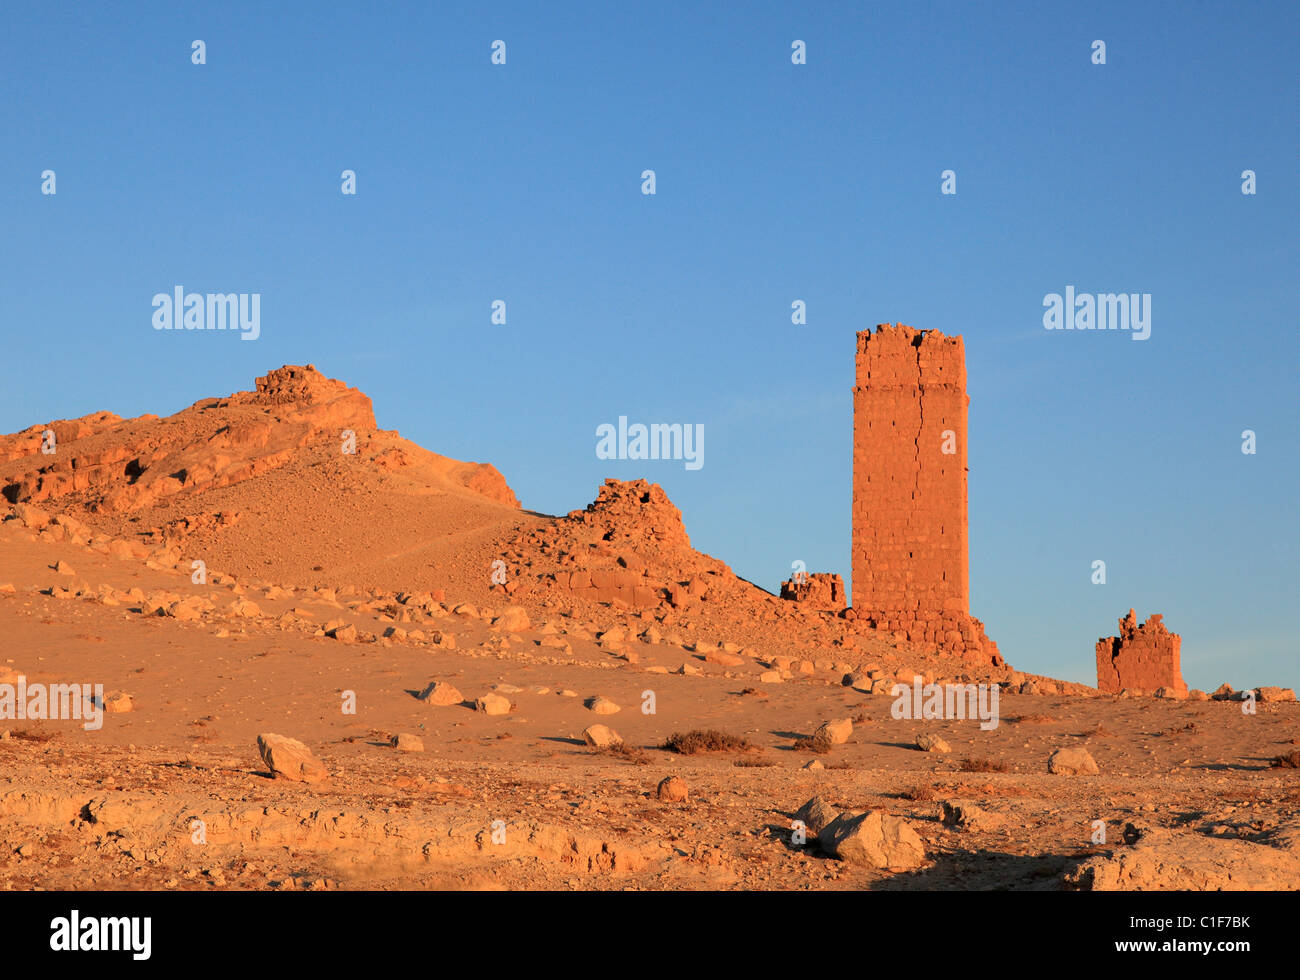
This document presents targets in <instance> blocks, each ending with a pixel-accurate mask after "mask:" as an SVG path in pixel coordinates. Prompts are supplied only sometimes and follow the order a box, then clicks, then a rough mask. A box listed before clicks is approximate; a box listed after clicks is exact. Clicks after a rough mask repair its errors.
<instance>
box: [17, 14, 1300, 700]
mask: <svg viewBox="0 0 1300 980" xmlns="http://www.w3.org/2000/svg"><path fill="white" fill-rule="evenodd" d="M384 6H385V8H386V9H384V10H383V11H380V10H379V9H378V7H376V9H374V10H371V9H369V7H368V5H352V6H351V7H350V8H349V9H346V10H339V11H332V10H331V11H325V10H321V9H318V8H319V5H315V4H305V3H303V4H278V5H274V9H271V5H267V4H264V3H256V4H253V3H223V4H220V5H217V4H197V3H196V4H186V5H183V6H181V5H176V4H148V3H137V4H131V5H118V4H112V5H109V4H62V3H55V4H42V5H38V6H30V5H29V6H26V7H22V8H16V7H15V8H11V9H10V10H8V11H6V14H5V29H4V31H3V33H2V34H0V63H2V64H3V66H4V67H3V69H0V130H2V131H3V132H4V134H5V138H4V140H2V141H0V214H3V218H4V232H5V233H4V234H3V236H0V267H2V268H3V270H4V273H3V276H0V316H3V322H4V331H5V332H4V341H5V351H6V357H5V358H4V359H3V361H0V381H2V382H3V391H4V395H3V397H2V398H0V430H3V431H14V430H17V429H19V428H23V427H25V426H27V425H30V424H33V423H35V422H42V421H47V420H49V419H51V418H66V417H72V416H77V415H81V414H85V413H87V412H91V411H96V410H100V409H109V410H112V411H115V412H118V413H120V414H122V415H135V414H140V413H144V412H155V413H158V414H168V413H171V412H174V411H177V410H179V409H180V408H183V407H184V406H186V405H188V404H190V403H191V402H193V401H194V400H196V399H198V398H200V397H204V396H210V395H219V394H225V393H228V392H230V391H233V390H239V389H247V388H250V387H251V386H252V382H253V378H254V377H255V376H257V375H259V374H262V373H265V371H266V370H267V369H268V368H272V367H277V366H279V365H281V364H284V363H306V362H312V363H315V364H316V365H317V366H318V367H319V368H320V369H321V370H322V371H324V372H325V373H326V374H329V375H331V376H333V377H338V378H342V379H343V380H345V381H347V382H348V383H349V384H352V385H356V386H358V387H360V388H361V389H362V390H364V391H366V392H367V393H368V394H369V395H371V397H372V398H373V399H374V403H375V410H376V414H377V416H378V419H379V423H380V425H381V426H383V427H384V428H392V429H398V430H400V431H401V433H402V434H403V435H404V436H406V437H408V438H410V439H413V440H415V441H416V442H418V443H420V444H421V445H423V446H426V447H428V448H430V449H433V450H434V451H436V452H440V453H444V454H446V455H449V456H453V457H457V458H462V459H473V460H485V461H488V462H491V463H493V464H495V465H496V466H497V467H498V468H499V469H500V470H501V471H502V472H503V473H504V474H505V476H506V478H507V480H508V481H509V482H510V484H511V486H512V487H514V489H515V491H516V492H517V493H518V495H519V497H520V499H521V500H522V501H523V503H524V505H525V506H526V507H529V508H531V509H536V510H540V511H545V512H549V513H564V512H567V511H568V510H570V509H573V508H577V507H582V506H585V504H586V503H588V502H589V501H590V500H591V499H592V498H593V497H594V496H595V492H596V488H597V486H598V484H599V483H600V481H601V480H602V479H603V478H605V477H606V476H615V477H620V478H624V479H631V478H635V477H642V476H644V477H647V478H649V479H651V480H653V481H656V482H658V483H661V484H662V485H663V486H664V488H665V489H666V490H667V491H668V493H669V495H670V496H671V497H672V499H673V501H674V502H675V503H676V504H677V505H678V506H679V507H680V508H681V509H682V511H683V514H684V517H685V521H686V526H687V530H688V531H689V532H690V534H691V536H692V541H693V543H694V544H695V545H696V546H697V547H699V548H701V549H703V550H705V551H707V552H709V553H711V554H713V555H715V556H717V557H719V558H722V559H723V560H725V561H727V562H728V563H729V564H731V565H732V567H733V568H734V569H735V570H736V571H737V572H738V573H739V574H741V575H743V576H745V577H747V578H749V579H751V580H753V581H755V582H757V583H758V584H760V585H763V586H765V587H767V588H772V589H775V588H776V586H777V584H778V582H779V581H780V580H781V579H782V578H783V577H786V576H787V575H788V573H789V570H790V565H791V562H792V561H794V560H796V559H798V560H802V561H804V562H806V564H807V566H808V568H809V569H810V570H813V571H818V570H822V571H836V572H840V573H842V574H844V575H845V577H846V579H847V578H848V572H849V542H850V513H849V501H850V493H851V470H850V465H851V460H850V452H851V440H852V397H851V388H852V384H853V351H854V334H855V332H856V331H858V330H862V329H866V328H869V327H873V326H874V325H875V324H877V323H881V322H904V323H909V324H911V325H913V326H915V327H920V328H933V329H938V330H941V331H944V332H946V333H960V334H962V335H964V336H965V339H966V350H967V367H968V371H969V392H970V395H971V408H970V443H969V456H970V522H971V580H972V605H973V607H974V612H975V614H976V615H977V616H980V617H981V618H982V619H983V620H984V621H985V623H986V625H987V628H988V631H989V634H990V635H991V636H992V637H993V638H994V639H996V640H997V641H998V642H999V644H1000V645H1001V648H1002V651H1003V653H1004V655H1005V656H1006V657H1007V659H1008V660H1009V661H1011V662H1012V663H1013V664H1015V665H1016V666H1019V667H1021V668H1023V669H1027V670H1032V671H1035V672H1041V673H1049V674H1053V675H1056V676H1063V677H1068V678H1071V679H1075V680H1081V681H1085V682H1093V681H1095V672H1094V663H1093V646H1094V644H1095V642H1096V640H1097V638H1098V637H1099V636H1102V635H1110V634H1111V633H1113V632H1114V631H1115V626H1116V619H1117V618H1118V617H1120V616H1121V615H1123V614H1124V613H1125V612H1126V611H1127V610H1128V609H1129V607H1131V606H1132V607H1136V608H1137V610H1138V613H1139V615H1140V616H1141V617H1142V618H1145V617H1146V616H1147V615H1148V614H1149V613H1151V612H1162V613H1164V615H1165V619H1166V622H1167V623H1168V624H1169V626H1170V627H1171V628H1172V629H1174V630H1176V631H1177V632H1180V633H1181V634H1182V636H1183V665H1184V676H1185V677H1186V679H1187V681H1188V683H1189V684H1191V685H1192V686H1200V687H1204V688H1213V687H1215V686H1217V685H1218V684H1219V683H1220V682H1222V681H1225V680H1226V681H1229V682H1230V683H1233V684H1234V685H1236V686H1244V685H1253V684H1259V683H1281V684H1286V685H1300V663H1298V661H1297V658H1296V643H1295V639H1294V636H1295V630H1294V626H1293V623H1292V615H1291V610H1292V608H1293V607H1294V606H1295V602H1294V596H1295V593H1296V583H1297V580H1298V578H1300V575H1298V573H1300V569H1298V568H1297V560H1296V553H1297V544H1298V543H1300V540H1298V539H1300V533H1298V531H1297V521H1296V519H1295V513H1296V487H1297V486H1298V485H1300V464H1298V463H1297V460H1298V459H1300V453H1298V452H1297V450H1298V449H1300V447H1298V446H1297V441H1298V437H1297V429H1298V425H1297V423H1298V421H1300V420H1298V419H1297V415H1298V414H1300V410H1298V409H1297V404H1296V399H1295V397H1294V392H1295V390H1296V389H1295V383H1294V379H1295V374H1296V371H1297V368H1298V367H1300V341H1297V333H1296V328H1297V319H1296V316H1295V306H1294V304H1295V298H1296V297H1295V285H1296V282H1297V276H1296V266H1297V248H1296V231H1295V229H1296V219H1297V216H1298V214H1300V209H1298V208H1297V203H1298V198H1300V192H1298V190H1297V181H1296V173H1295V166H1296V161H1297V159H1300V153H1298V152H1297V151H1298V150H1300V147H1298V146H1297V142H1298V138H1297V125H1296V123H1297V111H1296V109H1297V92H1298V91H1300V86H1298V85H1297V80H1298V79H1297V75H1298V72H1297V68H1296V61H1295V42H1296V38H1297V36H1298V33H1300V32H1298V30H1297V29H1298V28H1300V12H1298V8H1297V7H1296V5H1295V4H1292V3H1259V4H1250V5H1231V4H1227V3H1223V4H1209V3H1144V4H1140V5H1134V4H1128V3H1102V4H1090V5H1087V6H1088V9H1086V10H1085V9H1081V5H1075V4H1063V3H1024V4H1019V3H1017V4H999V5H996V7H995V6H994V5H991V4H966V3H936V4H920V3H915V4H888V5H886V4H876V5H866V4H848V3H844V4H835V3H819V4H807V5H794V4H777V3H751V4H746V5H744V7H743V10H742V9H741V8H738V7H735V5H725V7H724V5H703V4H696V3H664V4H654V5H649V6H647V5H630V4H609V3H606V2H600V3H584V4H576V3H555V4H536V3H530V4H514V3H499V4H494V5H492V9H491V10H488V11H474V10H470V9H466V10H460V11H455V10H444V9H435V6H434V5H432V4H423V3H420V4H405V5H403V4H394V5H384ZM466 6H467V7H468V6H470V5H466ZM705 6H713V7H715V9H712V10H707V9H705V10H702V9H699V8H701V7H705ZM726 8H730V9H726ZM989 8H994V9H989ZM1135 8H1136V9H1135ZM195 39H201V40H203V41H204V42H205V44H206V48H207V51H206V54H207V63H206V64H204V65H194V64H192V63H191V42H192V41H194V40H195ZM497 39H501V40H504V41H505V42H506V52H507V58H506V64H505V65H492V64H491V63H490V55H491V47H490V46H491V44H492V42H493V41H494V40H497ZM796 39H799V40H803V41H805V42H806V45H807V64H805V65H793V64H792V63H791V58H790V53H791V42H792V41H794V40H796ZM1097 39H1101V40H1104V41H1105V42H1106V45H1107V50H1106V61H1107V63H1106V64H1105V65H1094V64H1093V63H1092V58H1091V55H1092V49H1091V45H1092V42H1093V41H1094V40H1097ZM647 168H649V169H653V170H654V171H655V172H656V177H657V188H656V190H657V193H656V194H655V195H654V196H647V195H643V194H642V193H641V173H642V171H643V170H645V169H647ZM46 169H51V170H54V171H55V173H56V175H57V176H56V179H57V193H56V194H55V195H54V196H48V195H43V194H42V193H41V173H42V171H44V170H46ZM345 169H351V170H354V171H355V172H356V174H357V193H356V195H355V196H345V195H343V194H341V193H340V183H341V180H340V174H341V172H342V171H343V170H345ZM947 169H951V170H954V171H955V172H956V175H957V194H956V195H952V196H945V195H941V194H940V174H941V172H942V171H943V170H947ZM1246 169H1251V170H1254V171H1255V172H1256V174H1257V182H1258V188H1257V189H1258V192H1257V194H1255V195H1253V196H1248V195H1243V194H1242V193H1241V184H1242V180H1241V173H1242V171H1243V170H1246ZM178 284H179V285H183V286H184V287H185V288H186V289H187V290H194V291H198V292H209V291H212V292H248V293H252V292H257V293H260V294H261V304H262V305H261V315H262V323H261V337H260V338H259V339H258V340H257V341H254V342H245V341H241V340H240V339H239V337H238V336H236V335H235V334H227V333H205V334H192V333H185V332H176V333H166V332H158V331H154V330H153V329H152V327H151V325H150V321H151V316H152V313H153V309H152V306H151V301H152V297H153V296H154V294H155V293H159V292H170V291H171V289H172V288H173V287H174V286H176V285H178ZM1067 285H1073V286H1075V287H1076V289H1078V290H1079V291H1080V292H1096V293H1104V292H1120V291H1123V292H1137V293H1149V294H1151V296H1152V313H1153V316H1152V331H1151V337H1150V339H1149V340H1146V341H1140V342H1135V341H1133V340H1132V338H1131V337H1130V335H1129V334H1127V333H1124V332H1106V333H1095V332H1093V333H1089V332H1073V331H1070V332H1049V331H1046V330H1044V329H1043V326H1042V314H1043V306H1042V302H1043V297H1044V296H1045V295H1046V294H1048V293H1051V292H1062V291H1063V290H1064V288H1065V287H1066V286H1067ZM496 299H503V300H505V301H506V304H507V323H506V324H505V325H504V326H503V325H494V324H492V323H491V322H490V313H491V303H492V301H493V300H496ZM796 299H800V300H803V301H805V302H806V304H807V311H808V322H807V324H806V325H801V326H796V325H793V324H791V322H790V304H791V303H792V302H793V301H794V300H796ZM619 415H627V416H629V418H630V419H632V420H633V421H637V420H640V421H644V422H653V421H659V422H683V423H698V424H703V425H704V427H705V432H706V441H705V465H704V466H703V468H702V469H700V470H698V471H688V470H686V469H685V467H684V466H683V464H682V463H681V462H672V461H657V462H649V463H647V462H636V461H621V462H620V461H614V462H610V461H602V460H599V459H597V458H596V455H595V442H596V439H595V430H596V427H597V426H598V425H600V424H601V423H604V422H615V421H616V420H617V417H618V416H619ZM1247 428H1250V429H1254V430H1255V431H1256V433H1257V439H1258V452H1257V453H1256V454H1255V455H1244V454H1243V453H1242V452H1241V432H1242V430H1243V429H1247ZM1095 559H1102V560H1104V561H1106V563H1107V571H1108V581H1107V584H1106V585H1104V586H1098V585H1093V584H1092V582H1091V564H1092V562H1093V561H1094V560H1095Z"/></svg>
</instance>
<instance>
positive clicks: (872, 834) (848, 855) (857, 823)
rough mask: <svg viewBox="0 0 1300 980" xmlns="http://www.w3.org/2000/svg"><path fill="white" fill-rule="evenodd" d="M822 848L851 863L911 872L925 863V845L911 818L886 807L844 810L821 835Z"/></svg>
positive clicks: (819, 835)
mask: <svg viewBox="0 0 1300 980" xmlns="http://www.w3.org/2000/svg"><path fill="white" fill-rule="evenodd" d="M818 840H819V841H821V845H822V849H823V850H824V851H826V853H828V854H830V855H831V856H832V857H837V858H839V859H840V860H841V861H845V862H848V863H849V864H861V865H866V866H867V867H872V868H882V869H886V870H889V871H910V870H912V869H914V868H919V867H922V866H923V865H924V864H925V845H924V844H923V843H922V842H921V838H920V837H919V836H918V835H917V833H916V831H915V830H913V829H912V827H911V825H909V824H908V823H907V821H905V820H902V819H900V818H899V817H895V816H891V815H890V814H888V813H885V812H884V811H883V810H872V811H870V812H869V813H841V814H840V815H839V816H837V817H836V818H835V819H834V820H832V821H831V822H830V823H828V824H827V825H826V826H825V827H824V828H823V829H822V831H821V833H820V834H818Z"/></svg>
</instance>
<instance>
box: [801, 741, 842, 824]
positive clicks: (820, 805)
mask: <svg viewBox="0 0 1300 980" xmlns="http://www.w3.org/2000/svg"><path fill="white" fill-rule="evenodd" d="M813 761H814V762H816V761H817V760H816V759H814V760H813ZM839 815H840V811H839V810H837V809H835V807H833V806H831V805H830V804H829V803H827V802H826V801H825V800H823V799H822V798H821V797H820V796H814V797H813V798H812V799H811V800H809V801H808V802H807V803H805V804H804V805H803V806H801V807H800V808H799V809H798V810H796V811H795V814H794V818H795V819H796V820H802V821H803V825H804V826H805V827H806V828H808V832H809V833H812V834H820V833H821V832H822V831H823V830H824V829H825V828H826V827H827V826H828V825H829V824H830V822H831V821H832V820H834V819H835V818H836V817H838V816H839Z"/></svg>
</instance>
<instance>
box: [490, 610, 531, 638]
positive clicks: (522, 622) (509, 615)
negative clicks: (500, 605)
mask: <svg viewBox="0 0 1300 980" xmlns="http://www.w3.org/2000/svg"><path fill="white" fill-rule="evenodd" d="M492 625H493V626H494V627H496V628H497V629H500V630H505V631H506V632H507V633H522V632H523V631H524V630H526V629H529V628H530V627H531V626H532V625H533V624H532V622H531V621H530V620H529V619H528V612H527V610H525V609H524V607H523V606H506V608H505V609H503V610H502V611H501V615H500V616H498V617H497V618H496V619H494V620H493V621H492Z"/></svg>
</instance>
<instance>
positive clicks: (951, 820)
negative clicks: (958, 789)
mask: <svg viewBox="0 0 1300 980" xmlns="http://www.w3.org/2000/svg"><path fill="white" fill-rule="evenodd" d="M939 819H940V820H941V821H943V823H944V826H947V827H956V828H958V829H960V830H974V831H981V830H996V829H997V828H999V827H1001V826H1002V825H1003V824H1004V823H1005V822H1006V818H1005V817H1003V816H1002V814H1000V813H990V812H989V811H988V810H984V809H981V808H980V807H977V806H975V805H974V804H972V803H958V802H953V801H950V800H945V801H944V802H943V803H942V804H941V805H940V807H939Z"/></svg>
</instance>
